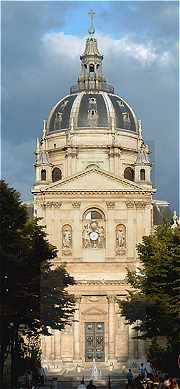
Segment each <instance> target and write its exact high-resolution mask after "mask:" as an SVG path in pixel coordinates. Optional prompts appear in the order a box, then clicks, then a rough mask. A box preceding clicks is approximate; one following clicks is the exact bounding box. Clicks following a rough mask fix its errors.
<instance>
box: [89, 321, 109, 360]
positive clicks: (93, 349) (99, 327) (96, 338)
mask: <svg viewBox="0 0 180 389" xmlns="http://www.w3.org/2000/svg"><path fill="white" fill-rule="evenodd" d="M93 359H95V361H96V362H104V360H105V350H104V323H103V322H97V323H94V322H89V323H85V361H86V362H92V361H93Z"/></svg>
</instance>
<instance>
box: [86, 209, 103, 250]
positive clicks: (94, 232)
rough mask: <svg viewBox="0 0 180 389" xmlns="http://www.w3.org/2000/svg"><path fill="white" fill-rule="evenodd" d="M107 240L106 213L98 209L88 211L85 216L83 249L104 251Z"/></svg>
mask: <svg viewBox="0 0 180 389" xmlns="http://www.w3.org/2000/svg"><path fill="white" fill-rule="evenodd" d="M105 240H106V239H105V216H104V213H103V212H102V211H100V210H99V209H97V208H91V209H88V210H87V211H86V212H85V213H84V215H83V230H82V244H83V248H85V249H86V248H90V249H91V248H92V249H103V248H104V247H105Z"/></svg>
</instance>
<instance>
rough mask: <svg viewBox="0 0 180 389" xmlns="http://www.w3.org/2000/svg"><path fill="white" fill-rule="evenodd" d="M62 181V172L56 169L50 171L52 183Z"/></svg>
mask: <svg viewBox="0 0 180 389" xmlns="http://www.w3.org/2000/svg"><path fill="white" fill-rule="evenodd" d="M61 179H62V171H61V169H59V168H58V167H55V168H54V169H53V171H52V182H55V181H60V180H61Z"/></svg>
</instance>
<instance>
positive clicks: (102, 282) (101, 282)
mask: <svg viewBox="0 0 180 389" xmlns="http://www.w3.org/2000/svg"><path fill="white" fill-rule="evenodd" d="M126 284H127V279H125V278H124V279H123V280H81V281H80V280H76V285H83V286H86V285H126Z"/></svg>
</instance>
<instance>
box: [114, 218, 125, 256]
mask: <svg viewBox="0 0 180 389" xmlns="http://www.w3.org/2000/svg"><path fill="white" fill-rule="evenodd" d="M115 234H116V250H115V251H116V255H123V254H125V252H126V227H125V225H124V224H117V226H116V231H115Z"/></svg>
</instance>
